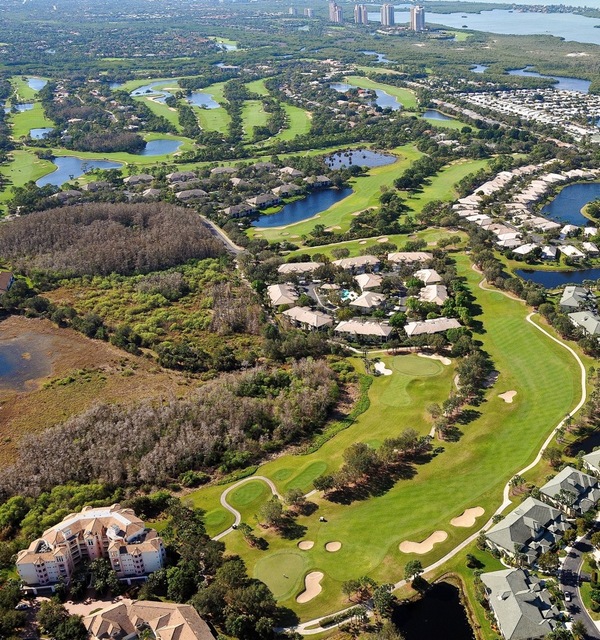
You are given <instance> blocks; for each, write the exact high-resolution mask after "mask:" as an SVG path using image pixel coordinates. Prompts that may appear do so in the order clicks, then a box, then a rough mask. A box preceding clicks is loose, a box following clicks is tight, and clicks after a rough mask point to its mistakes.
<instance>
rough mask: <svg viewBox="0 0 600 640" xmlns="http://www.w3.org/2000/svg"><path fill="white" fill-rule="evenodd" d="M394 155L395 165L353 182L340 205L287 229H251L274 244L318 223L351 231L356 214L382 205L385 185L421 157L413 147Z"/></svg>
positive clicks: (399, 148)
mask: <svg viewBox="0 0 600 640" xmlns="http://www.w3.org/2000/svg"><path fill="white" fill-rule="evenodd" d="M393 153H395V154H396V155H397V156H398V160H397V161H396V162H395V163H394V164H388V165H386V166H383V167H375V168H374V169H370V170H369V173H368V175H367V176H365V177H361V178H357V179H356V180H353V181H352V183H353V187H354V193H353V194H352V195H350V196H348V197H347V198H344V199H343V200H340V202H337V203H336V204H334V205H333V206H332V207H330V208H329V209H327V210H326V211H323V212H322V213H320V214H318V215H317V216H315V217H313V218H310V219H308V220H304V221H302V222H298V223H297V224H293V225H288V226H287V227H274V228H271V229H267V228H259V227H257V228H251V229H250V230H249V233H250V234H252V235H254V236H256V237H262V238H266V239H267V240H269V241H270V242H274V241H276V240H281V239H283V238H291V239H298V238H300V237H301V236H302V235H304V234H308V233H310V231H311V230H312V229H313V228H314V226H315V224H323V225H325V226H326V227H330V226H331V227H334V226H335V227H340V229H339V231H346V230H348V229H349V227H350V221H351V220H352V214H353V213H356V212H357V211H363V210H364V209H366V208H368V207H376V206H378V204H379V196H380V195H381V187H382V185H388V186H389V185H391V184H392V183H393V181H394V180H395V179H396V178H397V177H398V176H399V175H400V174H401V173H402V172H403V171H404V169H406V168H407V167H408V166H410V164H411V163H412V162H414V161H415V160H416V159H417V158H418V157H420V155H421V154H420V152H419V151H417V150H416V149H415V148H414V147H413V146H411V145H406V146H404V147H398V148H397V149H394V150H393Z"/></svg>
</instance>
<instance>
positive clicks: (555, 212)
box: [541, 182, 600, 226]
mask: <svg viewBox="0 0 600 640" xmlns="http://www.w3.org/2000/svg"><path fill="white" fill-rule="evenodd" d="M596 198H600V182H581V183H577V184H570V185H568V186H566V187H565V188H564V189H562V190H561V191H560V193H559V194H558V195H557V196H556V198H554V200H552V202H549V203H548V204H547V205H545V206H544V207H543V208H542V210H541V214H542V215H543V216H545V217H546V218H550V220H554V221H556V222H564V223H565V224H575V225H579V226H586V225H587V226H591V225H592V224H594V223H593V222H592V221H591V220H589V219H588V218H586V217H585V216H584V215H583V214H582V213H581V209H583V207H585V205H586V204H588V203H589V202H592V200H595V199H596Z"/></svg>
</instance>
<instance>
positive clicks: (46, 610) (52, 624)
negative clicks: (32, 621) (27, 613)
mask: <svg viewBox="0 0 600 640" xmlns="http://www.w3.org/2000/svg"><path fill="white" fill-rule="evenodd" d="M68 617H69V612H68V611H67V610H66V609H65V607H64V606H63V605H62V604H61V603H60V602H59V601H58V600H57V599H56V598H52V599H51V600H44V601H43V602H42V604H41V605H40V610H39V611H38V614H37V621H38V623H39V625H40V626H41V627H42V629H44V631H46V632H47V633H48V634H49V635H53V634H54V630H55V629H58V627H59V626H60V625H61V624H62V623H63V622H65V621H66V620H67V618H68Z"/></svg>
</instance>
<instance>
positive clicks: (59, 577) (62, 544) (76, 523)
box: [16, 504, 166, 593]
mask: <svg viewBox="0 0 600 640" xmlns="http://www.w3.org/2000/svg"><path fill="white" fill-rule="evenodd" d="M165 557H166V552H165V548H164V546H163V543H162V539H161V538H160V537H159V536H158V534H157V533H156V531H155V530H154V529H147V528H146V527H145V526H144V523H143V522H142V520H140V519H139V518H138V517H136V515H135V513H134V512H133V511H132V510H131V509H122V508H121V505H119V504H113V505H111V506H110V507H94V508H92V507H84V508H83V509H82V511H81V512H80V513H72V514H70V515H68V516H66V517H65V518H64V519H63V520H62V521H61V522H59V523H58V524H56V525H54V526H53V527H51V528H50V529H47V530H46V531H44V533H43V534H42V537H41V538H38V539H37V540H34V541H33V542H32V543H31V544H30V545H29V547H28V548H27V549H24V550H22V551H20V552H19V553H18V554H17V561H16V564H17V571H18V573H19V577H20V579H21V580H22V582H23V583H24V584H25V585H26V586H27V587H30V590H32V591H33V592H34V593H36V592H37V589H39V588H41V587H46V588H50V589H52V590H53V589H54V586H55V585H56V584H57V583H58V582H60V581H64V582H67V583H68V582H69V580H70V578H71V575H72V574H73V572H74V570H75V569H76V568H77V567H78V566H79V565H80V564H81V563H82V562H84V561H91V560H95V559H96V558H107V559H108V560H109V561H110V564H111V567H112V568H113V570H114V571H115V572H116V574H117V576H118V577H119V578H121V579H130V578H143V577H145V576H147V575H148V574H150V573H152V572H153V571H157V570H158V569H160V568H161V567H162V566H163V565H164V562H165Z"/></svg>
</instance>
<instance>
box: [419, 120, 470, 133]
mask: <svg viewBox="0 0 600 640" xmlns="http://www.w3.org/2000/svg"><path fill="white" fill-rule="evenodd" d="M423 120H425V121H426V122H428V123H429V124H430V125H431V126H432V127H437V128H438V129H458V130H460V129H462V128H463V127H469V126H470V127H471V129H474V130H475V131H477V129H476V127H473V126H472V125H468V124H467V123H466V122H461V121H460V120H437V119H436V118H423Z"/></svg>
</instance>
